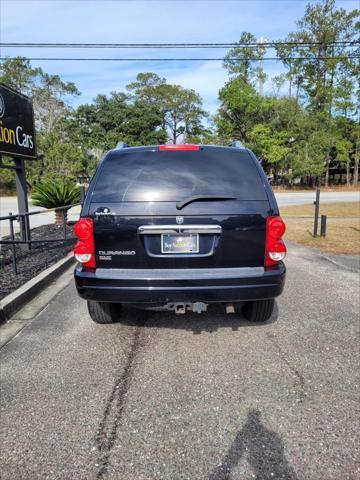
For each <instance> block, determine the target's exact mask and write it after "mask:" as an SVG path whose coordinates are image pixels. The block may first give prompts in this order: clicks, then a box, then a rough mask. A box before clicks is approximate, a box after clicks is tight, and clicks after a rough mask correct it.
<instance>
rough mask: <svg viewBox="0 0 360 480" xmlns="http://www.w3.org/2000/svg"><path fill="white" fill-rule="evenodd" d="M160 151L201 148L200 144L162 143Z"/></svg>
mask: <svg viewBox="0 0 360 480" xmlns="http://www.w3.org/2000/svg"><path fill="white" fill-rule="evenodd" d="M159 150H160V152H166V151H169V150H170V151H173V152H174V151H175V152H176V151H179V150H200V145H190V144H184V145H160V146H159Z"/></svg>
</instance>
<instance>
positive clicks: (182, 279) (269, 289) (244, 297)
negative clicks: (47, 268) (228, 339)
mask: <svg viewBox="0 0 360 480" xmlns="http://www.w3.org/2000/svg"><path fill="white" fill-rule="evenodd" d="M285 274H286V268H285V265H284V264H282V263H281V264H280V265H279V266H278V267H276V268H275V269H272V270H264V269H263V268H262V267H256V268H229V269H225V268H221V269H216V268H214V269H182V270H171V269H169V270H159V269H155V270H150V269H149V270H138V269H127V270H120V269H98V270H96V271H95V272H90V271H85V270H83V268H82V267H81V266H80V265H78V266H77V267H76V268H75V272H74V275H75V283H76V288H77V291H78V293H79V295H80V297H82V298H84V299H87V300H95V301H99V302H119V303H137V304H138V303H144V304H164V303H170V302H184V303H185V302H186V303H193V302H204V303H216V302H241V301H248V300H262V299H266V298H275V297H277V296H279V295H280V294H281V292H282V291H283V288H284V284H285Z"/></svg>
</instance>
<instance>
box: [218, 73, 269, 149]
mask: <svg viewBox="0 0 360 480" xmlns="http://www.w3.org/2000/svg"><path fill="white" fill-rule="evenodd" d="M219 98H220V101H221V106H220V108H219V112H218V115H217V116H216V125H217V129H218V133H219V135H220V137H222V138H225V139H226V140H227V141H229V140H241V141H242V142H246V141H247V137H248V132H249V131H250V130H251V129H252V128H253V127H254V126H255V125H256V124H257V123H264V122H266V121H267V120H269V119H270V118H271V112H272V111H273V106H274V101H273V99H272V98H270V97H262V96H261V95H259V94H258V93H257V92H256V90H255V88H254V87H253V86H252V85H249V84H248V83H245V82H244V81H243V80H242V79H241V78H235V79H233V80H230V81H229V82H228V83H227V84H225V86H224V87H223V88H222V89H221V90H220V92H219Z"/></svg>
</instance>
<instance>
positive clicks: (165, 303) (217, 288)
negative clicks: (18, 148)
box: [74, 142, 286, 323]
mask: <svg viewBox="0 0 360 480" xmlns="http://www.w3.org/2000/svg"><path fill="white" fill-rule="evenodd" d="M74 231H75V234H76V236H77V237H78V243H77V244H76V247H75V250H74V253H75V257H76V259H77V260H78V262H79V264H78V266H77V267H76V269H75V281H76V287H77V290H78V293H79V295H80V296H81V297H82V298H85V299H86V300H87V301H88V309H89V313H90V316H91V318H92V319H93V320H94V321H95V322H97V323H110V322H114V321H116V320H117V319H118V318H119V315H120V307H121V304H129V305H133V306H135V307H140V308H145V309H154V310H161V309H163V310H172V311H174V312H175V313H185V312H186V311H188V310H190V311H193V312H198V313H200V312H203V311H206V309H207V306H208V305H209V304H212V303H222V304H224V306H225V307H226V312H227V313H230V312H235V311H239V310H240V309H242V312H243V314H244V316H245V317H246V318H247V319H249V320H252V321H257V322H261V321H266V320H267V319H268V318H269V317H270V316H271V314H272V311H273V307H274V298H275V297H276V296H278V295H280V294H281V292H282V290H283V287H284V282H285V266H284V264H283V263H282V260H283V259H284V257H285V254H286V247H285V245H284V243H283V241H282V236H283V234H284V231H285V225H284V222H283V221H282V220H281V218H280V217H279V210H278V206H277V204H276V200H275V197H274V195H273V193H272V190H271V188H270V186H269V183H268V180H267V178H266V176H265V174H264V172H263V170H262V168H261V166H260V163H259V162H258V160H257V159H256V157H255V156H254V154H253V153H252V152H251V151H250V150H248V149H246V148H244V147H243V146H242V145H241V144H239V143H237V142H236V143H234V146H231V147H220V146H207V145H160V146H149V147H135V148H129V147H127V146H126V145H124V144H120V145H119V146H118V147H117V148H116V149H114V150H111V151H109V152H108V153H107V154H106V155H105V158H104V159H103V161H102V162H101V164H100V166H99V168H98V170H97V171H96V173H95V175H94V178H93V179H92V181H91V183H90V186H89V189H88V192H87V195H86V198H85V202H84V205H83V208H82V212H81V218H80V220H79V221H78V222H77V224H76V225H75V228H74Z"/></svg>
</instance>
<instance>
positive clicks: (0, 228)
mask: <svg viewBox="0 0 360 480" xmlns="http://www.w3.org/2000/svg"><path fill="white" fill-rule="evenodd" d="M275 195H276V198H277V201H278V204H279V205H280V206H282V205H301V204H306V203H312V202H313V201H314V200H315V193H314V192H298V193H296V192H295V193H278V192H277V193H276V194H275ZM321 201H322V202H325V203H334V202H357V201H360V192H323V193H322V194H321ZM29 210H30V211H35V210H43V209H41V208H39V207H33V206H31V205H30V207H29ZM17 211H18V209H17V200H16V197H2V198H0V216H5V215H8V214H9V212H12V213H17ZM79 213H80V208H79V207H75V208H73V209H71V210H70V211H69V214H68V218H69V220H77V219H78V218H79ZM53 221H54V213H53V212H50V213H43V214H41V215H34V216H31V217H30V223H31V227H32V228H34V227H38V226H40V225H46V224H48V223H53ZM14 226H15V227H16V231H18V230H19V228H18V225H17V224H14ZM8 234H9V226H8V222H0V236H4V235H8Z"/></svg>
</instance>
